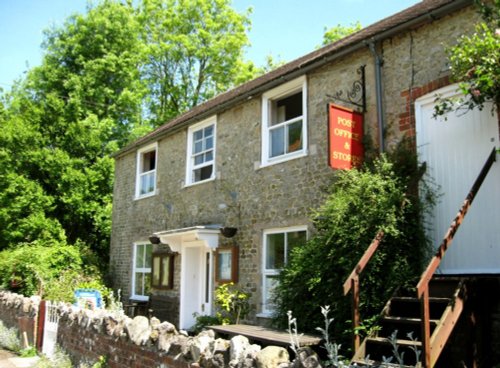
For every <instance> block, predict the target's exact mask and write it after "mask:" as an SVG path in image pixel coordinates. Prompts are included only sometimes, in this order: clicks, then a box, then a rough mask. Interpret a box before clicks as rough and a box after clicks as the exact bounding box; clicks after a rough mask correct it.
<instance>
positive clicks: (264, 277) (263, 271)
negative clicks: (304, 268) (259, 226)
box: [258, 225, 309, 317]
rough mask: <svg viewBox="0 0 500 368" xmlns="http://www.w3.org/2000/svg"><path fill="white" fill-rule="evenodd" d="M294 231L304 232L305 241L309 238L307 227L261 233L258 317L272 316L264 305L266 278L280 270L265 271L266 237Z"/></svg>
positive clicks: (276, 229)
mask: <svg viewBox="0 0 500 368" xmlns="http://www.w3.org/2000/svg"><path fill="white" fill-rule="evenodd" d="M296 231H305V232H306V239H307V238H308V237H309V231H308V228H307V225H299V226H290V227H281V228H271V229H265V230H264V231H263V232H262V261H261V262H262V263H261V267H262V271H261V274H262V291H261V305H262V310H261V313H260V315H259V316H258V317H270V316H272V314H273V312H274V311H273V310H272V309H266V305H265V299H266V298H265V297H266V277H267V276H274V275H279V273H280V271H281V270H276V269H267V268H266V259H267V236H268V235H271V234H282V233H292V232H296ZM287 246H288V244H285V247H287ZM287 261H288V259H287V249H285V264H286V263H287Z"/></svg>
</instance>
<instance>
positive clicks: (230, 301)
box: [215, 282, 250, 324]
mask: <svg viewBox="0 0 500 368" xmlns="http://www.w3.org/2000/svg"><path fill="white" fill-rule="evenodd" d="M249 298H250V294H248V293H247V292H245V291H243V290H241V289H239V288H238V287H236V286H235V285H234V284H233V283H232V282H229V283H227V284H222V285H220V286H218V287H217V289H215V305H216V306H217V307H218V309H219V311H218V315H219V316H220V319H221V320H222V322H223V324H230V323H236V324H238V323H240V319H242V318H245V317H246V316H247V314H248V312H249V311H250V303H249V301H248V299H249Z"/></svg>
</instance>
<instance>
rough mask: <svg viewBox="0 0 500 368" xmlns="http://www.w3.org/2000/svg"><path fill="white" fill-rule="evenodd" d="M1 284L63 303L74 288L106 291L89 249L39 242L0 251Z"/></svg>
mask: <svg viewBox="0 0 500 368" xmlns="http://www.w3.org/2000/svg"><path fill="white" fill-rule="evenodd" d="M0 287H2V288H7V289H11V290H14V291H16V292H18V293H21V294H24V295H40V296H41V297H44V298H47V299H49V300H61V301H66V302H72V301H73V292H74V290H76V289H77V288H87V287H93V288H96V289H99V290H101V291H103V292H104V293H105V294H106V292H107V289H106V288H105V287H104V283H103V280H102V278H101V274H100V272H99V270H98V269H97V268H96V260H95V257H94V256H93V255H92V252H90V250H89V249H88V248H86V247H82V246H79V245H64V244H62V245H61V244H58V243H43V244H42V242H35V243H30V244H28V243H25V244H22V245H20V246H18V247H16V248H15V249H12V250H10V251H3V252H0Z"/></svg>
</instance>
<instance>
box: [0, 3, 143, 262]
mask: <svg viewBox="0 0 500 368" xmlns="http://www.w3.org/2000/svg"><path fill="white" fill-rule="evenodd" d="M45 37H46V39H45V43H44V50H45V55H44V58H43V62H42V65H41V66H39V67H36V68H33V69H32V70H30V71H29V73H28V74H27V76H26V78H25V80H23V81H20V82H19V83H17V84H16V85H15V86H14V88H13V90H12V91H11V92H10V93H9V94H8V95H6V96H4V105H5V108H4V111H3V112H2V119H1V120H0V124H1V129H0V146H1V147H2V149H1V151H0V167H1V169H0V188H1V194H0V204H1V208H2V210H1V211H0V221H1V222H2V224H3V225H5V226H4V227H3V228H2V231H1V232H0V244H1V245H0V246H1V247H8V246H14V245H16V244H17V243H19V242H28V243H29V242H33V241H35V240H44V241H49V240H50V239H53V240H55V241H58V242H65V241H67V242H69V243H70V244H75V243H78V242H80V241H82V242H84V243H86V244H89V245H91V247H92V249H93V250H95V251H97V252H98V253H99V254H100V255H101V257H102V259H103V260H105V259H106V258H107V255H108V250H107V249H108V243H109V235H110V222H111V216H110V215H111V194H112V181H113V160H112V159H111V158H110V156H109V154H110V153H112V152H114V151H115V150H116V149H117V148H118V147H120V146H122V145H123V144H125V143H126V142H127V141H128V140H129V139H130V137H131V136H132V134H133V132H134V130H136V129H137V128H138V127H140V126H141V124H142V116H141V114H142V107H141V103H142V98H143V94H144V91H145V89H144V88H143V86H142V82H141V81H140V78H139V61H140V52H139V51H140V43H139V37H138V24H137V22H136V21H135V18H134V16H133V10H132V8H131V7H130V6H128V5H121V4H119V3H117V2H113V1H103V2H102V3H101V4H99V5H98V6H96V7H94V8H89V9H88V12H87V14H86V15H74V16H72V17H70V18H69V19H68V20H67V21H66V22H65V23H64V25H63V26H62V27H61V28H53V29H51V30H49V31H47V32H46V36H45Z"/></svg>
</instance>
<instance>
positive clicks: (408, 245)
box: [275, 146, 429, 345]
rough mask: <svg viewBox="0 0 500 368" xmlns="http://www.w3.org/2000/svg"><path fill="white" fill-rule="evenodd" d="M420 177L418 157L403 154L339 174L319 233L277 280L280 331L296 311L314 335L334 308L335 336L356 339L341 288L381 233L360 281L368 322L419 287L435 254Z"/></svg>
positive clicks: (318, 221) (317, 216)
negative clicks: (399, 293)
mask: <svg viewBox="0 0 500 368" xmlns="http://www.w3.org/2000/svg"><path fill="white" fill-rule="evenodd" d="M391 161H399V162H398V163H397V164H393V163H392V162H391ZM396 169H397V170H398V172H396ZM420 176H421V169H420V168H419V167H418V165H417V161H416V158H415V155H413V154H411V153H410V151H408V150H407V149H406V148H404V146H403V147H402V148H400V149H399V150H398V151H397V152H396V153H395V154H393V155H391V156H390V159H389V158H387V157H386V156H383V157H381V158H377V159H375V160H374V162H373V163H371V164H366V165H365V166H364V167H363V168H361V169H359V170H356V169H354V170H349V171H338V172H337V177H336V181H335V182H334V183H333V185H332V186H331V188H330V191H329V196H328V198H327V200H326V201H325V203H324V204H323V205H322V206H321V207H320V208H319V209H318V210H317V211H315V212H314V213H313V222H314V226H315V233H314V234H313V236H312V237H311V238H310V240H309V241H307V243H306V244H304V245H303V246H299V247H295V248H294V249H293V251H292V253H291V255H290V261H289V263H288V264H287V266H285V268H284V269H283V271H282V272H281V274H280V276H279V285H278V286H277V288H276V293H275V303H276V307H277V313H276V316H275V322H276V323H277V324H279V325H280V326H281V327H285V326H286V321H287V312H288V311H293V314H294V315H296V316H298V317H299V318H298V323H299V326H298V328H299V330H301V331H306V332H313V326H318V325H321V323H322V320H321V313H320V310H319V308H320V307H319V306H321V305H331V306H332V311H331V313H332V314H333V318H335V321H338V323H336V324H335V331H334V336H335V337H336V339H339V338H341V336H343V337H344V339H345V338H347V337H348V336H350V333H351V326H350V322H349V320H350V319H351V308H350V298H346V297H344V295H343V290H342V286H343V284H344V281H345V280H346V278H347V276H348V275H349V274H350V272H351V271H352V269H353V267H354V265H355V264H356V263H357V262H358V260H359V259H360V257H361V255H362V254H363V253H364V251H365V250H366V248H367V247H368V245H369V244H370V243H371V241H372V239H373V238H374V236H375V234H376V233H377V232H378V231H379V230H383V231H384V233H385V238H384V240H383V241H382V243H381V245H380V247H379V249H378V251H377V252H376V254H375V256H374V257H373V259H372V260H371V261H370V263H369V264H368V267H367V268H366V270H365V272H364V273H363V275H362V276H361V286H360V287H361V314H362V317H363V318H364V319H365V321H366V320H367V319H369V318H371V317H372V316H374V315H378V313H379V312H380V311H381V309H382V307H383V305H384V303H385V302H386V301H387V300H388V298H389V296H390V295H391V293H392V292H393V291H394V289H395V288H397V287H401V286H402V287H413V286H414V283H415V280H416V278H417V277H418V276H419V274H420V272H421V265H422V261H423V258H425V257H426V256H427V255H428V249H429V247H428V242H427V241H426V240H425V237H424V235H423V234H424V232H423V226H422V223H421V220H420V218H421V212H422V206H421V205H420V203H419V200H418V198H417V195H416V194H417V192H418V191H417V185H416V183H418V178H420ZM367 328H369V327H367ZM346 332H347V333H348V334H347V333H346ZM343 342H345V341H343ZM347 345H349V344H347Z"/></svg>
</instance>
